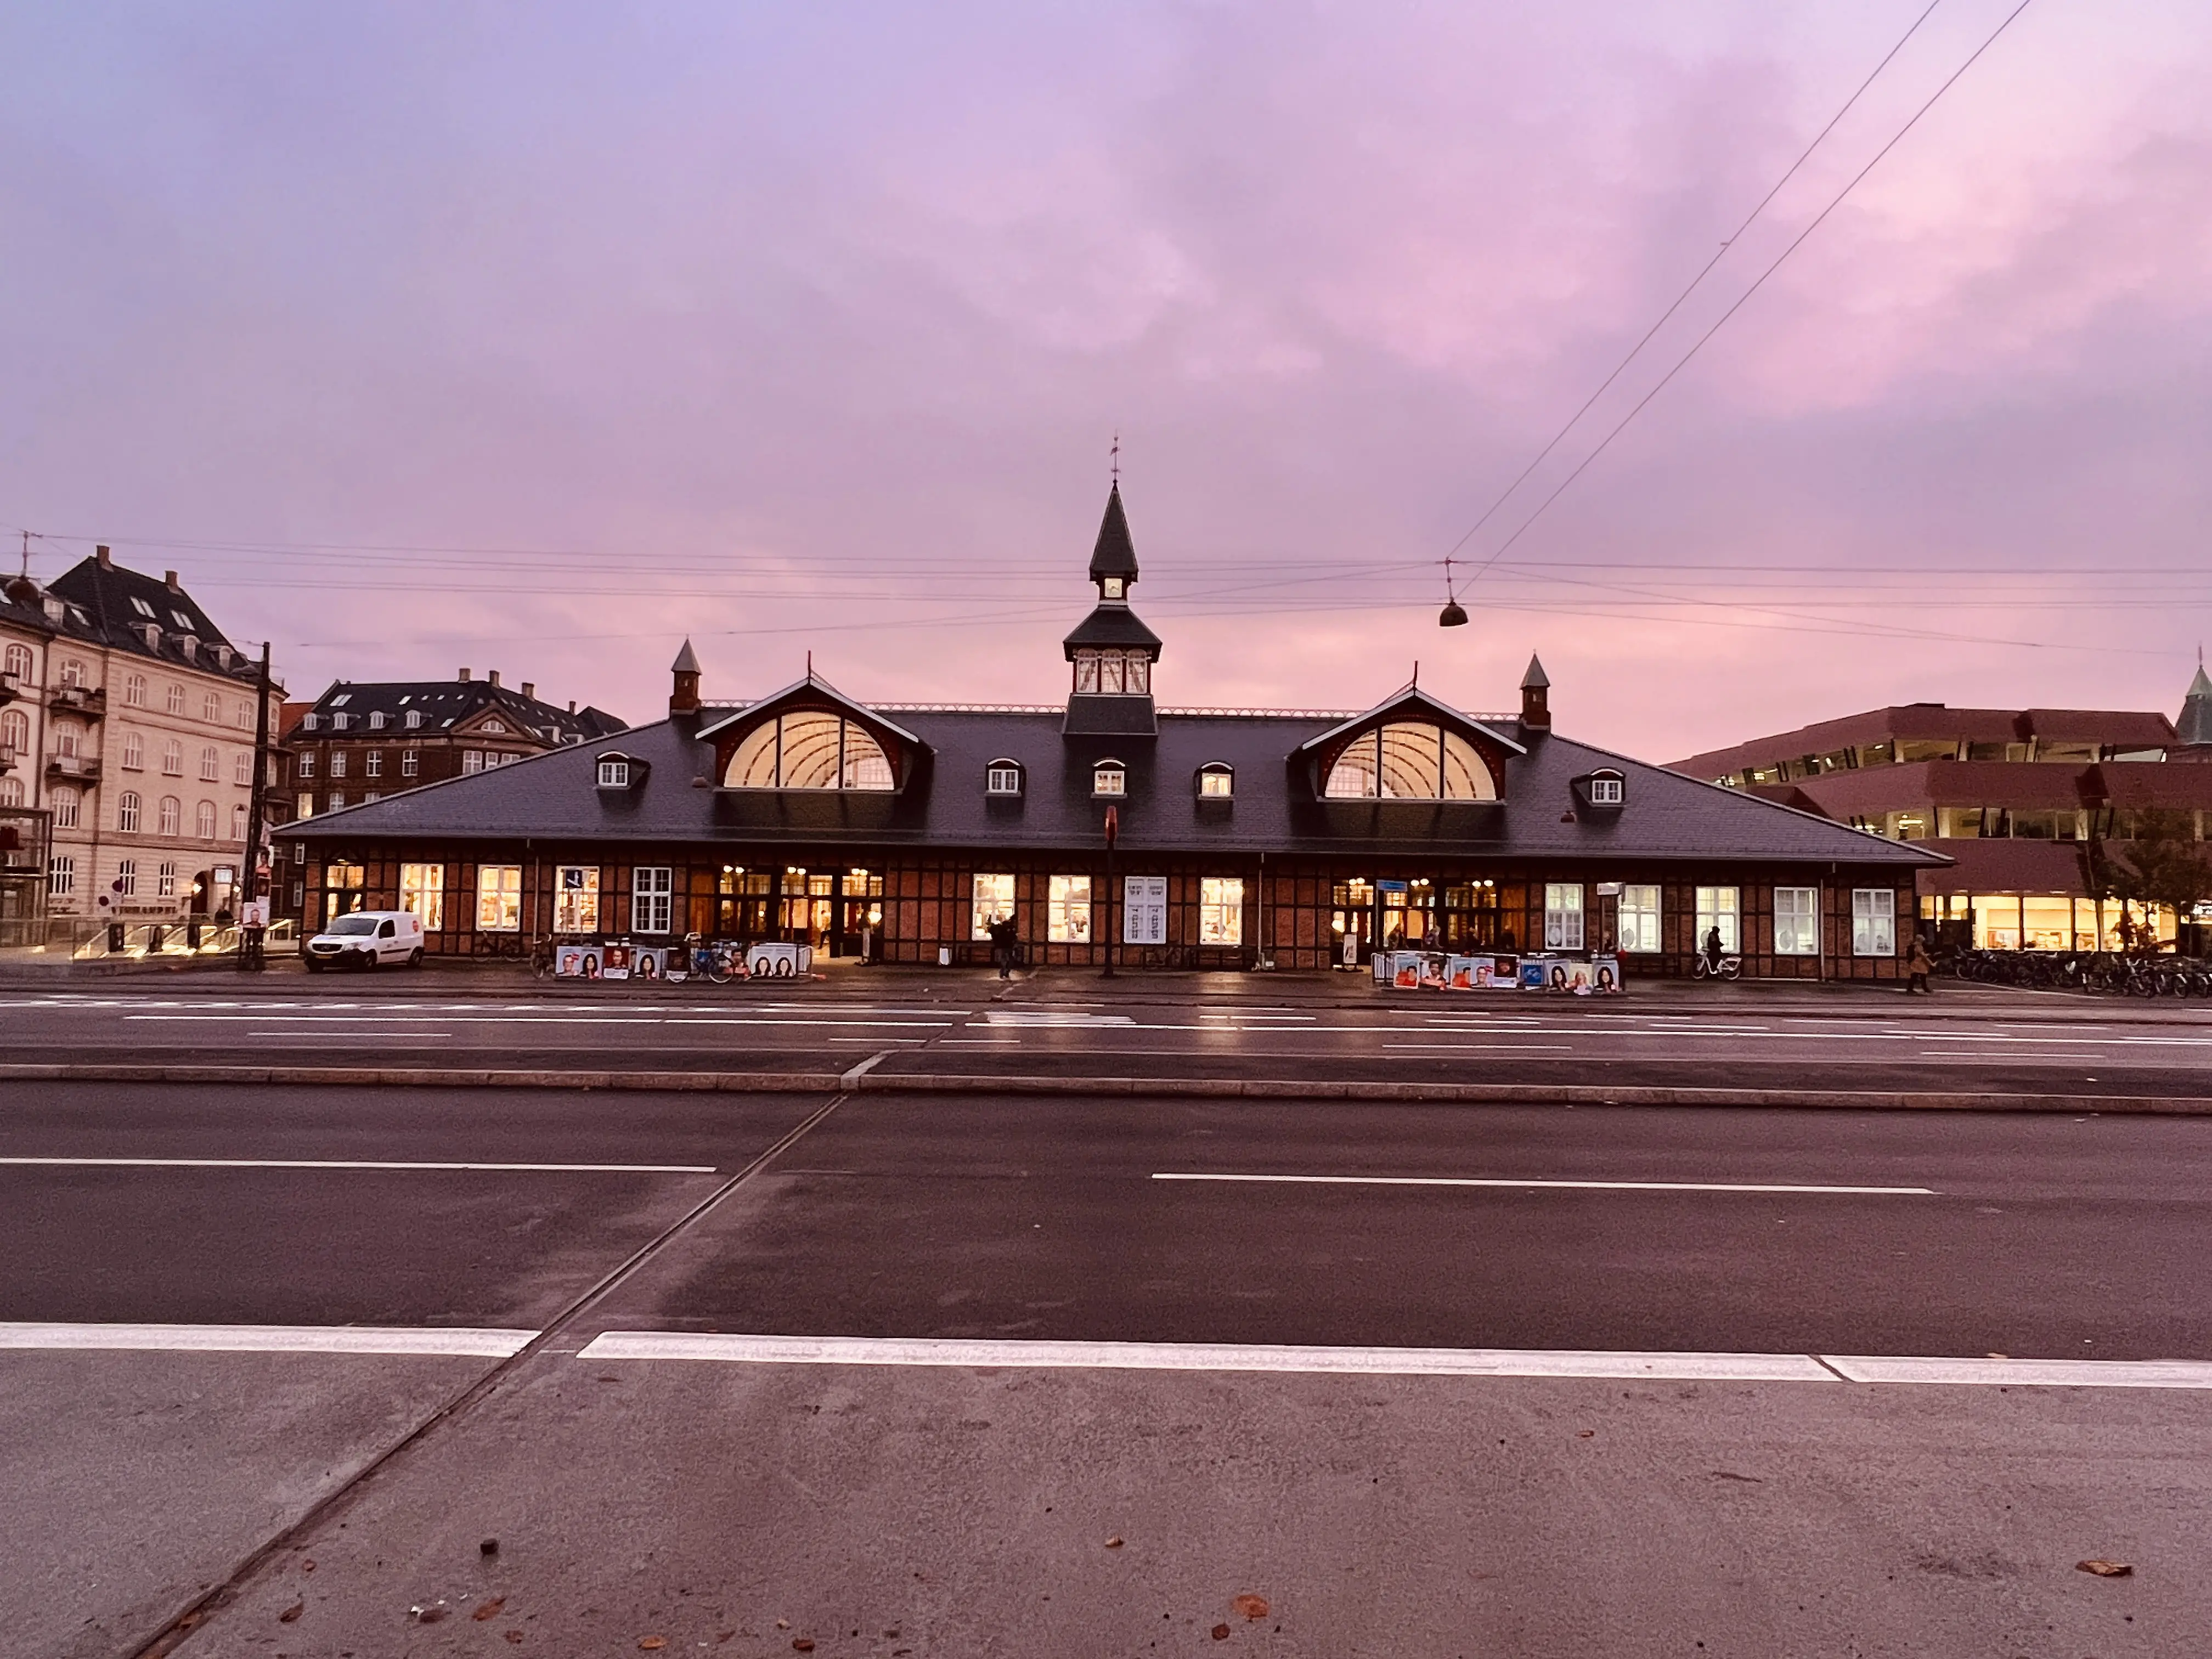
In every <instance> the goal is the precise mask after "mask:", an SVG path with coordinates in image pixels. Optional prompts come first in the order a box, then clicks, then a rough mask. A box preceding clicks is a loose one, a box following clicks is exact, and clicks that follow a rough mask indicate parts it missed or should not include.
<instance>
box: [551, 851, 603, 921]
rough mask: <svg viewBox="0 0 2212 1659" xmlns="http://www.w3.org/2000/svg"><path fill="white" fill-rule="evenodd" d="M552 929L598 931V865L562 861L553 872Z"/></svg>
mask: <svg viewBox="0 0 2212 1659" xmlns="http://www.w3.org/2000/svg"><path fill="white" fill-rule="evenodd" d="M553 931H554V932H555V933H598V932H599V866H598V865H596V864H563V865H561V866H558V867H557V868H556V869H555V871H554V872H553Z"/></svg>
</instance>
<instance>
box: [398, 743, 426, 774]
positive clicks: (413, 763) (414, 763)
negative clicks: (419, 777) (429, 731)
mask: <svg viewBox="0 0 2212 1659" xmlns="http://www.w3.org/2000/svg"><path fill="white" fill-rule="evenodd" d="M421 770H422V755H421V753H420V752H419V751H417V750H413V749H403V750H400V751H399V775H400V776H401V777H403V778H411V777H413V776H414V775H416V773H418V772H420V771H421Z"/></svg>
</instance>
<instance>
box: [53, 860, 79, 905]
mask: <svg viewBox="0 0 2212 1659" xmlns="http://www.w3.org/2000/svg"><path fill="white" fill-rule="evenodd" d="M75 891H76V854H74V853H57V854H54V856H53V857H52V859H51V860H48V861H47V864H46V892H47V894H48V895H49V896H52V897H54V898H67V897H68V896H70V894H71V893H74V892H75Z"/></svg>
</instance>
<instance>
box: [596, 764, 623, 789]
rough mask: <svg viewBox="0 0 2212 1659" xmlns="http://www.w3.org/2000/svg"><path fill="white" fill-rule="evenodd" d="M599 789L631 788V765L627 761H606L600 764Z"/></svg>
mask: <svg viewBox="0 0 2212 1659" xmlns="http://www.w3.org/2000/svg"><path fill="white" fill-rule="evenodd" d="M599 787H600V788H602V789H627V788H629V762H628V761H626V760H617V759H611V758H610V759H606V760H603V761H601V762H600V763H599Z"/></svg>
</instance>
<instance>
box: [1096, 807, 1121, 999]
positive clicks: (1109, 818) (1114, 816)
mask: <svg viewBox="0 0 2212 1659" xmlns="http://www.w3.org/2000/svg"><path fill="white" fill-rule="evenodd" d="M1120 834H1121V809H1120V808H1119V807H1115V806H1109V807H1108V808H1107V809H1106V895H1105V897H1106V903H1105V906H1104V908H1105V912H1106V971H1105V972H1104V973H1103V974H1102V975H1099V977H1100V978H1102V979H1111V978H1113V977H1114V842H1115V837H1116V836H1119V835H1120Z"/></svg>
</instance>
